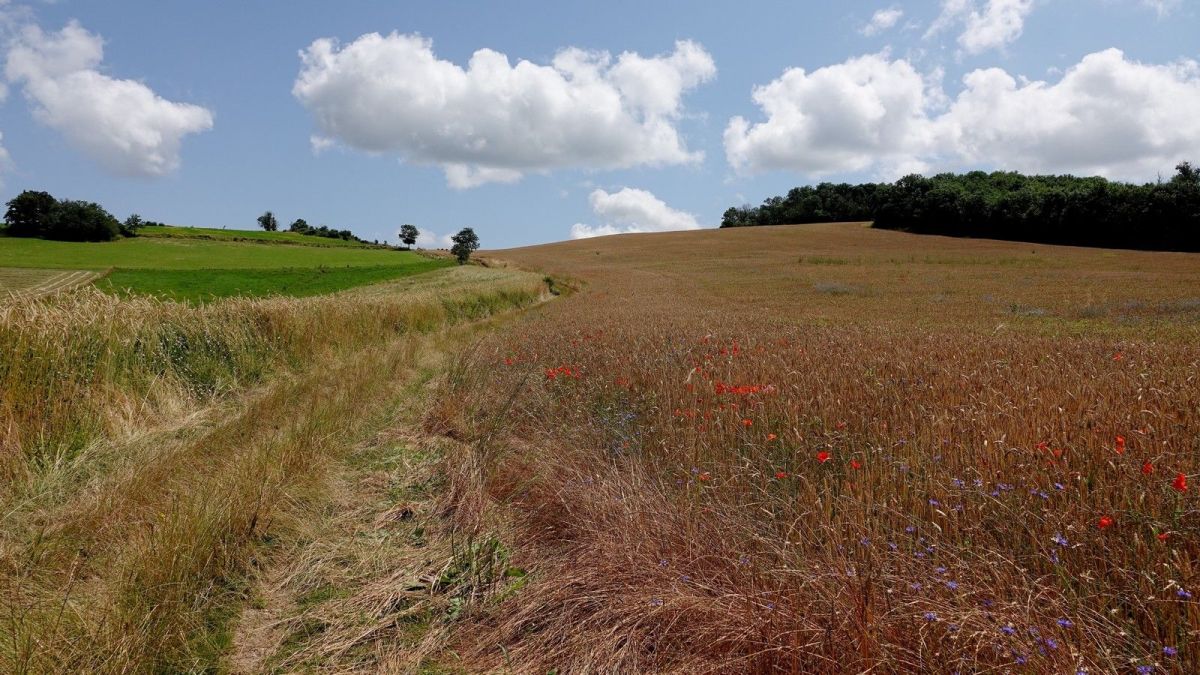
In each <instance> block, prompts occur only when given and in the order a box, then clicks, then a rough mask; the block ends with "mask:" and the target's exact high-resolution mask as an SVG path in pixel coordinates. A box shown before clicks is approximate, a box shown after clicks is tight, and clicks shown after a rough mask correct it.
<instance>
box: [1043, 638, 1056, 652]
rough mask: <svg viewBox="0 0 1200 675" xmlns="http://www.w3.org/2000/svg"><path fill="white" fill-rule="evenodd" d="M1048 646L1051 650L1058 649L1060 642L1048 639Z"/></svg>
mask: <svg viewBox="0 0 1200 675" xmlns="http://www.w3.org/2000/svg"><path fill="white" fill-rule="evenodd" d="M1046 646H1047V647H1049V648H1050V649H1058V641H1057V640H1055V639H1054V638H1046Z"/></svg>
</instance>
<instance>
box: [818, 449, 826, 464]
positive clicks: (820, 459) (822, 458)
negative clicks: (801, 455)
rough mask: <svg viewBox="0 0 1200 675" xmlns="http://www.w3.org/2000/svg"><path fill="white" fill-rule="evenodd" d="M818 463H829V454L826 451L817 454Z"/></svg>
mask: <svg viewBox="0 0 1200 675" xmlns="http://www.w3.org/2000/svg"><path fill="white" fill-rule="evenodd" d="M817 461H818V462H820V463H822V464H824V463H825V462H828V461H829V453H828V452H825V451H824V450H822V451H820V452H818V453H817Z"/></svg>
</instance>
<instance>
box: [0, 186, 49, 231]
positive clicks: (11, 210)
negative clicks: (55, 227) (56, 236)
mask: <svg viewBox="0 0 1200 675" xmlns="http://www.w3.org/2000/svg"><path fill="white" fill-rule="evenodd" d="M57 204H58V200H57V199H55V198H54V197H53V196H51V195H50V193H48V192H35V191H33V190H26V191H24V192H22V193H21V194H19V195H17V196H16V197H13V198H12V199H11V200H9V202H8V211H7V212H5V214H4V221H5V222H6V223H8V234H9V236H13V237H40V236H42V235H43V233H44V228H45V224H46V219H47V217H49V215H50V212H51V211H53V210H54V207H55V206H56V205H57Z"/></svg>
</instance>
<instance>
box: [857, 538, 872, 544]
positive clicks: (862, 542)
mask: <svg viewBox="0 0 1200 675" xmlns="http://www.w3.org/2000/svg"><path fill="white" fill-rule="evenodd" d="M858 543H859V545H860V546H870V545H871V540H870V539H868V538H866V537H863V538H862V539H859V540H858Z"/></svg>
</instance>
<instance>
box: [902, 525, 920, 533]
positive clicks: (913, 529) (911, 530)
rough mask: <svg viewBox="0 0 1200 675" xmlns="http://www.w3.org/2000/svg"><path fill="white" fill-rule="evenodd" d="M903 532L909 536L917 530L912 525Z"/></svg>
mask: <svg viewBox="0 0 1200 675" xmlns="http://www.w3.org/2000/svg"><path fill="white" fill-rule="evenodd" d="M904 531H905V532H907V533H909V534H912V533H913V532H916V531H917V528H916V526H914V525H909V526H908V527H906V528H904Z"/></svg>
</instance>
